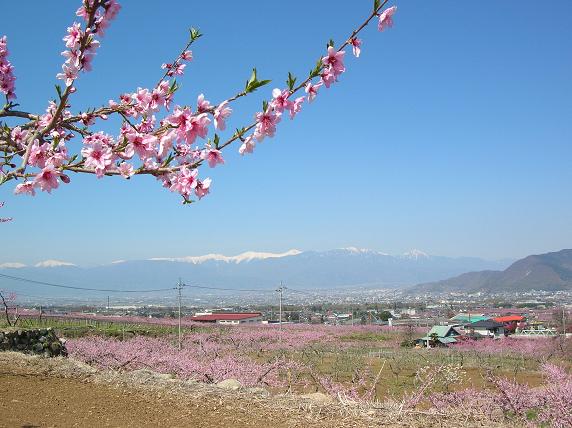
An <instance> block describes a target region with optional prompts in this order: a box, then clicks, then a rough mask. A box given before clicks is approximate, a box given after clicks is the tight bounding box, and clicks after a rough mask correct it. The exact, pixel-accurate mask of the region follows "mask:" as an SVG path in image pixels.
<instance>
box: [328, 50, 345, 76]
mask: <svg viewBox="0 0 572 428" xmlns="http://www.w3.org/2000/svg"><path fill="white" fill-rule="evenodd" d="M344 55H345V51H337V50H336V48H334V47H333V46H328V55H327V56H325V57H323V58H322V64H324V67H327V68H329V69H330V70H331V71H332V72H333V74H334V76H336V77H337V76H339V75H340V74H342V73H343V72H344V71H346V68H345V66H344Z"/></svg>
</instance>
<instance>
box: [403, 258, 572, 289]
mask: <svg viewBox="0 0 572 428" xmlns="http://www.w3.org/2000/svg"><path fill="white" fill-rule="evenodd" d="M530 290H546V291H559V290H572V250H561V251H557V252H553V253H546V254H539V255H532V256H528V257H525V258H524V259H521V260H517V261H516V262H514V263H513V264H511V265H510V266H509V267H508V268H507V269H505V270H503V271H497V270H483V271H479V272H468V273H464V274H462V275H459V276H456V277H454V278H450V279H446V280H442V281H436V282H429V283H425V284H420V285H417V286H416V287H414V288H413V289H412V291H414V292H419V293H423V292H428V293H436V292H450V291H463V292H472V291H489V292H504V291H507V292H511V291H512V292H518V291H530Z"/></svg>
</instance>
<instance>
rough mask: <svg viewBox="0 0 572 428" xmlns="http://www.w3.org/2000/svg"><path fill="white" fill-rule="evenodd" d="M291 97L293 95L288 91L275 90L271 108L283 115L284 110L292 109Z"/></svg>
mask: <svg viewBox="0 0 572 428" xmlns="http://www.w3.org/2000/svg"><path fill="white" fill-rule="evenodd" d="M290 95H291V94H290V91H289V90H288V89H284V90H282V91H281V90H280V89H278V88H275V89H274V90H273V91H272V96H273V97H274V99H273V100H272V101H271V102H270V106H271V107H272V108H274V110H276V111H277V112H279V113H282V112H283V111H284V109H287V110H289V109H290V108H291V107H292V101H290V100H289V99H288V97H289V96H290Z"/></svg>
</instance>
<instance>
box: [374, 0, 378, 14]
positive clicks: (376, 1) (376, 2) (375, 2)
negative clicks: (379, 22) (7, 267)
mask: <svg viewBox="0 0 572 428" xmlns="http://www.w3.org/2000/svg"><path fill="white" fill-rule="evenodd" d="M379 5H380V0H374V2H373V11H374V12H377V9H379Z"/></svg>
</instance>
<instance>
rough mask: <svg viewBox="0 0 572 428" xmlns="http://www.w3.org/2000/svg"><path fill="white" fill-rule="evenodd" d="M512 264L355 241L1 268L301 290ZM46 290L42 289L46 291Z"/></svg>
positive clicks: (92, 283)
mask: <svg viewBox="0 0 572 428" xmlns="http://www.w3.org/2000/svg"><path fill="white" fill-rule="evenodd" d="M507 265H508V263H507V262H506V261H505V262H495V261H487V260H483V259H478V258H470V257H461V258H450V257H440V256H432V255H431V256H429V255H427V254H425V253H423V252H421V251H419V250H412V251H410V252H408V253H406V254H405V255H398V256H392V255H388V254H385V253H382V252H379V251H375V250H369V249H360V248H355V247H349V248H340V249H333V250H327V251H299V250H289V251H286V252H283V253H269V252H253V251H248V252H245V253H242V254H238V255H236V256H226V255H222V254H207V255H203V256H182V257H155V258H152V259H150V260H116V261H115V262H112V263H110V264H107V265H103V266H96V267H79V266H75V265H73V263H71V262H63V261H53V260H48V261H44V262H40V263H38V264H36V265H35V266H25V265H23V264H19V263H17V262H9V263H8V262H4V263H3V264H0V273H2V274H4V275H11V276H17V277H23V278H28V279H32V280H36V281H43V282H50V283H56V284H64V285H73V286H80V287H94V288H120V289H156V288H164V287H170V286H173V285H175V284H176V282H177V280H178V279H179V278H182V279H183V281H185V282H186V283H189V284H195V285H202V286H210V287H223V288H256V289H266V288H273V287H275V285H276V284H277V283H278V282H279V281H284V283H285V284H287V285H289V286H291V287H293V288H299V289H300V288H301V289H312V288H331V287H351V286H364V287H380V288H381V287H402V286H408V285H413V284H418V283H421V282H430V281H438V280H442V279H445V278H449V277H452V276H455V275H459V274H462V273H465V272H468V271H474V270H483V269H504V268H505V267H506V266H507ZM0 288H5V289H14V288H17V289H19V290H22V293H24V292H27V293H31V294H34V293H39V292H41V293H42V294H43V295H45V294H46V293H50V294H51V293H61V294H60V295H62V294H66V293H67V294H69V293H70V291H69V290H66V289H58V288H49V289H46V288H45V287H42V286H40V285H33V284H28V283H23V282H16V280H11V279H9V278H6V277H1V276H0ZM39 290H40V291H39Z"/></svg>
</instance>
